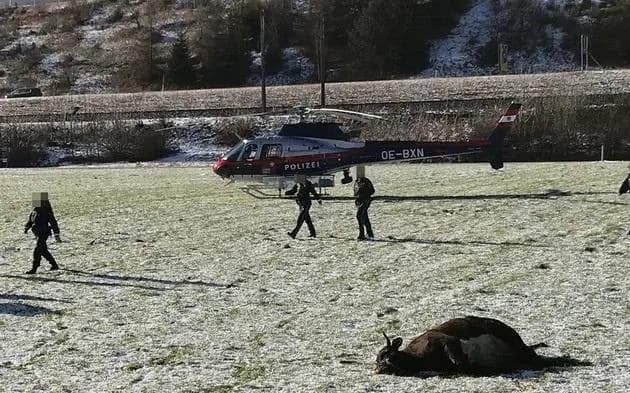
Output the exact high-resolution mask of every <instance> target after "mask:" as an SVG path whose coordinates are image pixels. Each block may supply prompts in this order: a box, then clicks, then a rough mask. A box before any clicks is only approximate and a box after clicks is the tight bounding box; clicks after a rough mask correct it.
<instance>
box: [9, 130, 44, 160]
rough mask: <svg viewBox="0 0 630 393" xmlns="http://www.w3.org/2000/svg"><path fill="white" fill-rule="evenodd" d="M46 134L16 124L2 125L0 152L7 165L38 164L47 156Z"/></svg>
mask: <svg viewBox="0 0 630 393" xmlns="http://www.w3.org/2000/svg"><path fill="white" fill-rule="evenodd" d="M45 143H46V138H45V135H44V134H43V133H42V132H41V131H39V130H36V129H34V128H31V127H28V126H22V125H15V124H5V125H3V126H2V127H0V152H1V154H0V155H1V156H2V158H6V159H7V166H10V167H29V166H36V165H37V164H38V163H39V162H41V161H42V160H43V159H44V158H45V157H46V151H45V149H44V147H45Z"/></svg>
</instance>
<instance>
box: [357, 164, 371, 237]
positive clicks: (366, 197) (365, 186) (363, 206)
mask: <svg viewBox="0 0 630 393" xmlns="http://www.w3.org/2000/svg"><path fill="white" fill-rule="evenodd" d="M372 195H374V186H373V185H372V182H371V181H370V179H368V178H367V177H365V176H361V177H357V180H356V182H355V183H354V198H355V200H354V204H355V205H356V206H357V221H358V222H359V236H358V237H357V240H367V239H369V240H374V232H372V224H371V223H370V217H369V216H368V209H369V208H370V204H371V203H372ZM366 232H367V238H366V237H365V235H366Z"/></svg>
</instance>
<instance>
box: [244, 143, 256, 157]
mask: <svg viewBox="0 0 630 393" xmlns="http://www.w3.org/2000/svg"><path fill="white" fill-rule="evenodd" d="M256 153H258V145H257V144H255V143H250V144H249V145H247V146H245V151H244V152H243V159H244V160H247V161H251V160H255V159H256Z"/></svg>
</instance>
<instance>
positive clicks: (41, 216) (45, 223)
mask: <svg viewBox="0 0 630 393" xmlns="http://www.w3.org/2000/svg"><path fill="white" fill-rule="evenodd" d="M29 229H32V230H33V233H34V234H35V236H41V235H46V236H50V230H51V229H52V231H53V232H54V233H55V234H59V225H57V220H56V219H55V215H54V214H53V212H52V210H49V209H46V208H43V207H36V208H34V209H33V211H32V212H31V214H30V216H29V217H28V222H27V223H26V226H25V227H24V231H25V232H26V231H28V230H29Z"/></svg>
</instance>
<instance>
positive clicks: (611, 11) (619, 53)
mask: <svg viewBox="0 0 630 393" xmlns="http://www.w3.org/2000/svg"><path fill="white" fill-rule="evenodd" d="M628 37H630V0H617V1H615V2H614V3H613V4H612V5H611V6H610V7H609V8H605V9H603V10H602V11H601V13H600V14H599V16H598V17H597V19H596V20H595V23H594V25H593V33H592V40H591V45H590V46H591V52H592V53H593V56H594V57H595V58H596V59H597V61H599V62H600V63H601V64H602V65H603V66H609V67H610V66H613V67H618V66H628V65H630V39H628Z"/></svg>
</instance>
